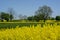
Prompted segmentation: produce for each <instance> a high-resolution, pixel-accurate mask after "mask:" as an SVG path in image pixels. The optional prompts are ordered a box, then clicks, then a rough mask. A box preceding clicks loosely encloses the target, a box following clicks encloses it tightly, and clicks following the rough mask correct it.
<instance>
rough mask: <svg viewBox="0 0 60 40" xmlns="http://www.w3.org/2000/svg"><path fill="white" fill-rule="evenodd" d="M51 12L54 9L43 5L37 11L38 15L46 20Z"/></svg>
mask: <svg viewBox="0 0 60 40" xmlns="http://www.w3.org/2000/svg"><path fill="white" fill-rule="evenodd" d="M51 14H52V10H51V8H50V7H49V6H42V7H40V8H39V9H38V10H37V11H36V16H38V17H39V18H40V20H41V19H43V20H44V21H45V20H47V19H49V17H50V16H51Z"/></svg>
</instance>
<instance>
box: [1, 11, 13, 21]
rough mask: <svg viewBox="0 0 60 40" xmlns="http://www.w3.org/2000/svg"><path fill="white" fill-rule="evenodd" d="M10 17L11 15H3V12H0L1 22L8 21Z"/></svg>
mask: <svg viewBox="0 0 60 40" xmlns="http://www.w3.org/2000/svg"><path fill="white" fill-rule="evenodd" d="M10 16H11V18H13V15H10V14H9V13H5V12H1V13H0V19H1V20H2V21H3V20H7V21H9V19H10Z"/></svg>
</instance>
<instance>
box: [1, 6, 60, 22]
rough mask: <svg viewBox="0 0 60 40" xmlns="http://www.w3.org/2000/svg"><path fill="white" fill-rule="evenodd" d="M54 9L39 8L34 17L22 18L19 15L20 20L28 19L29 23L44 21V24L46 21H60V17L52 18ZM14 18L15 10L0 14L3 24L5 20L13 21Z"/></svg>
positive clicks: (47, 7)
mask: <svg viewBox="0 0 60 40" xmlns="http://www.w3.org/2000/svg"><path fill="white" fill-rule="evenodd" d="M52 13H53V11H52V9H51V7H49V6H46V5H44V6H41V7H39V8H38V10H37V11H36V12H35V15H34V16H29V17H27V16H26V15H24V16H22V15H19V17H20V19H22V18H23V19H26V20H29V21H37V22H39V21H40V20H44V22H45V21H46V20H58V21H59V20H60V16H56V17H55V18H54V17H52ZM13 18H14V11H13V9H10V10H9V12H7V13H6V12H0V19H1V21H2V22H3V20H7V21H12V20H13Z"/></svg>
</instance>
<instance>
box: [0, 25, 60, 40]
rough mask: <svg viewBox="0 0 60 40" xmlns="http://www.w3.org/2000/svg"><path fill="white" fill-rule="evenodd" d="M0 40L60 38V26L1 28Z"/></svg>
mask: <svg viewBox="0 0 60 40" xmlns="http://www.w3.org/2000/svg"><path fill="white" fill-rule="evenodd" d="M0 40H60V26H56V25H54V26H50V25H48V26H46V25H44V26H43V27H41V25H37V26H36V27H35V26H30V27H29V26H23V27H19V25H18V26H16V28H11V29H8V28H7V29H5V30H4V29H2V30H0Z"/></svg>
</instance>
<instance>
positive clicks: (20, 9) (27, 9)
mask: <svg viewBox="0 0 60 40" xmlns="http://www.w3.org/2000/svg"><path fill="white" fill-rule="evenodd" d="M43 5H47V6H50V7H51V9H52V10H53V13H52V16H53V17H55V16H56V15H60V0H0V12H1V11H4V12H7V11H8V8H13V9H14V11H15V12H16V16H18V15H19V14H22V15H27V16H30V15H34V14H35V11H36V10H38V8H39V6H43Z"/></svg>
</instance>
